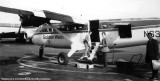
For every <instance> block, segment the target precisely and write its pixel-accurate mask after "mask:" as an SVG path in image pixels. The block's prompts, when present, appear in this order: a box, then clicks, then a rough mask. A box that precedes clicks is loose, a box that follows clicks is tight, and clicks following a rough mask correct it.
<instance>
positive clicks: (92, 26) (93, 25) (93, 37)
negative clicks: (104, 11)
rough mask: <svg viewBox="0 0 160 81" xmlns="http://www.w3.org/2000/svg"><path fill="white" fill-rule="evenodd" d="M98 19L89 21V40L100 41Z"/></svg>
mask: <svg viewBox="0 0 160 81" xmlns="http://www.w3.org/2000/svg"><path fill="white" fill-rule="evenodd" d="M98 29H99V20H91V21H90V31H91V32H92V34H91V42H100V39H99V30H98Z"/></svg>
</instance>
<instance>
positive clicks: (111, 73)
mask: <svg viewBox="0 0 160 81" xmlns="http://www.w3.org/2000/svg"><path fill="white" fill-rule="evenodd" d="M28 57H31V56H26V57H22V58H20V59H18V60H17V62H18V63H19V64H20V65H22V66H26V67H30V68H35V69H42V70H50V71H61V72H71V73H88V74H110V75H115V74H119V73H113V72H108V73H103V72H82V71H71V70H64V69H63V70H62V69H49V68H42V67H36V66H32V65H27V64H24V63H21V60H22V59H24V58H28Z"/></svg>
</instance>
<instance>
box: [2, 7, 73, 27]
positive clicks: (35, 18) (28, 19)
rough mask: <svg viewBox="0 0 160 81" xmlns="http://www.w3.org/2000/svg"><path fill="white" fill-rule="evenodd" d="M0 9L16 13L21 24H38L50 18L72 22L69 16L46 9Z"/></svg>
mask: <svg viewBox="0 0 160 81" xmlns="http://www.w3.org/2000/svg"><path fill="white" fill-rule="evenodd" d="M0 11H2V12H7V13H13V14H18V15H19V16H20V18H21V22H22V23H21V24H22V26H24V27H25V26H30V25H32V26H39V25H41V24H43V23H48V22H49V21H50V20H58V21H62V22H65V23H74V21H73V19H72V17H71V16H68V15H64V14H59V13H55V12H50V11H47V10H42V11H27V10H20V9H15V8H7V7H2V6H0Z"/></svg>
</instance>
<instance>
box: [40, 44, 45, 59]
mask: <svg viewBox="0 0 160 81" xmlns="http://www.w3.org/2000/svg"><path fill="white" fill-rule="evenodd" d="M44 47H45V46H41V47H40V48H39V58H40V59H42V58H43V51H44Z"/></svg>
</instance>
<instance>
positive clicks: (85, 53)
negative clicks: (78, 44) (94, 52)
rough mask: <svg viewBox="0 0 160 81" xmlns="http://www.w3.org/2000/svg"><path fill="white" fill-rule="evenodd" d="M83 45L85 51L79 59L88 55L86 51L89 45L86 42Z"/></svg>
mask: <svg viewBox="0 0 160 81" xmlns="http://www.w3.org/2000/svg"><path fill="white" fill-rule="evenodd" d="M84 45H85V52H84V54H83V55H82V57H81V58H80V59H83V58H84V57H88V55H87V53H88V50H89V47H88V44H87V43H86V42H84Z"/></svg>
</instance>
